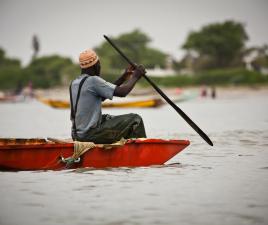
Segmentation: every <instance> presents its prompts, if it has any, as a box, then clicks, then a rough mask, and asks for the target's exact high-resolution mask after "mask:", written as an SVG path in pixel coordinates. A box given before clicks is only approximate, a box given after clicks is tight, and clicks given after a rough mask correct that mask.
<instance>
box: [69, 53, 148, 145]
mask: <svg viewBox="0 0 268 225" xmlns="http://www.w3.org/2000/svg"><path fill="white" fill-rule="evenodd" d="M79 64H80V67H81V74H80V75H79V76H78V77H77V78H76V79H75V80H73V81H72V83H71V85H70V102H71V121H72V138H73V140H77V141H88V142H94V143H113V142H115V141H118V140H120V139H121V138H125V139H127V138H142V137H143V138H144V137H146V133H145V128H144V124H143V120H142V118H141V117H140V116H139V115H137V114H133V113H130V114H124V115H118V116H111V115H108V114H102V110H101V103H102V101H104V100H105V99H111V100H112V98H113V96H118V97H125V96H127V95H128V94H129V92H130V91H131V90H132V89H133V87H134V86H135V84H136V83H137V81H138V80H139V79H140V78H141V77H142V75H143V74H145V73H146V71H145V69H144V67H143V66H142V65H139V66H137V67H136V68H135V69H134V68H132V67H128V68H127V69H126V70H125V72H124V73H123V74H122V75H121V77H119V79H118V80H116V81H115V82H114V83H113V84H112V83H110V82H107V81H105V80H104V79H102V78H101V77H100V71H101V65H100V61H99V58H98V56H97V54H96V53H95V52H94V51H93V50H91V49H88V50H86V51H84V52H82V53H81V54H80V56H79Z"/></svg>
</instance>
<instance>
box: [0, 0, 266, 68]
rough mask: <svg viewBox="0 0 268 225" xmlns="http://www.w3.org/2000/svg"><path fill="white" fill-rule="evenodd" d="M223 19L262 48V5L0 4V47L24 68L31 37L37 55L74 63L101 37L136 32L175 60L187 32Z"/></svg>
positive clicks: (155, 0)
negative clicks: (243, 29) (34, 38)
mask: <svg viewBox="0 0 268 225" xmlns="http://www.w3.org/2000/svg"><path fill="white" fill-rule="evenodd" d="M227 19H233V20H236V21H239V22H242V23H244V24H245V27H246V31H247V32H248V34H249V37H250V41H249V42H248V44H247V45H248V46H252V45H263V44H265V43H266V44H268V28H267V27H268V25H267V22H268V0H163V1H161V0H131V1H130V0H94V1H93V0H43V1H41V0H0V33H1V34H0V47H2V48H4V50H5V51H6V52H7V55H8V56H10V57H16V58H19V59H21V60H22V61H23V63H24V64H26V63H28V62H29V60H30V58H31V55H32V47H31V40H32V36H33V34H37V36H38V37H39V39H40V43H41V51H40V54H41V55H48V54H55V53H56V54H61V55H64V56H68V57H71V58H72V59H73V60H74V61H77V57H78V55H79V53H80V51H82V50H84V49H86V48H92V47H95V46H97V45H99V44H100V43H101V42H102V41H104V39H103V37H102V35H103V34H107V35H112V36H117V35H119V34H121V33H124V32H130V31H132V30H133V29H135V28H139V29H141V30H142V31H143V32H145V33H146V34H147V35H149V37H150V38H151V39H152V43H151V46H153V47H156V48H158V49H160V50H162V51H165V52H167V53H169V54H171V55H173V56H174V57H176V58H178V59H179V58H180V57H181V56H182V55H183V53H184V52H183V50H181V49H180V47H181V45H182V44H183V42H184V41H185V38H186V37H187V34H188V33H189V31H191V30H199V29H200V28H201V27H202V26H203V25H206V24H208V23H214V22H223V21H225V20H227Z"/></svg>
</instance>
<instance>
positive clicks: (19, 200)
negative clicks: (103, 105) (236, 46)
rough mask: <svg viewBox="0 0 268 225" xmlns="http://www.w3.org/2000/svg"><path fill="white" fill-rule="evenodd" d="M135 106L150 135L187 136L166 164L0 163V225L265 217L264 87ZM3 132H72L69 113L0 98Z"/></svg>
mask: <svg viewBox="0 0 268 225" xmlns="http://www.w3.org/2000/svg"><path fill="white" fill-rule="evenodd" d="M218 94H219V97H218V98H217V99H216V100H212V99H209V98H207V99H201V98H198V99H195V100H191V101H188V102H182V103H180V104H179V106H180V107H181V108H182V109H183V110H184V111H185V112H186V113H187V115H188V116H189V117H190V118H192V119H193V120H194V121H195V122H196V123H197V124H198V126H199V127H200V128H201V129H202V130H204V131H205V132H206V133H207V134H208V135H209V137H210V138H211V139H212V141H213V142H214V147H210V146H209V145H207V144H206V143H205V142H204V141H203V140H202V139H201V138H200V137H199V136H198V135H197V134H196V133H195V131H193V130H192V129H191V128H190V127H189V126H188V125H187V124H186V123H185V122H184V121H183V119H181V118H180V116H179V115H178V114H177V113H176V112H175V111H174V110H173V109H172V108H171V107H170V106H168V105H166V106H163V107H161V108H157V109H106V110H104V113H110V114H114V115H117V114H123V113H129V112H134V113H139V114H140V115H142V117H143V118H144V122H145V126H146V128H147V135H148V136H149V137H155V138H167V139H171V138H172V139H174V138H175V139H189V140H190V141H191V145H190V146H189V147H188V148H186V149H185V150H184V151H183V152H181V153H180V154H178V155H177V156H175V157H174V158H172V159H171V160H170V161H168V162H167V163H166V165H163V166H153V167H142V168H110V169H84V170H66V171H58V172H54V171H41V172H29V171H28V172H26V171H23V172H0V224H1V225H17V224H19V225H37V224H38V225H46V224H48V225H54V224H55V225H56V224H66V225H69V224H70V225H74V224H81V225H83V224H85V225H90V224H93V225H98V224H100V225H128V224H129V225H139V224H146V225H152V224H161V225H162V224H163V225H164V224H167V225H169V224H170V225H177V224H180V225H184V224H187V225H188V224H189V225H195V224H198V225H203V224H204V225H207V224H214V225H227V224H228V225H230V224H234V225H240V224H243V225H247V224H263V225H266V224H268V101H267V99H268V91H267V90H265V91H250V90H247V91H237V92H231V91H230V92H228V91H224V92H222V93H221V91H219V93H218ZM0 115H1V116H0V127H1V129H0V137H58V138H66V137H70V132H69V129H70V122H69V112H68V111H66V110H56V109H51V108H49V107H48V106H45V105H42V104H41V103H38V102H36V101H31V102H26V103H17V104H7V103H6V104H0Z"/></svg>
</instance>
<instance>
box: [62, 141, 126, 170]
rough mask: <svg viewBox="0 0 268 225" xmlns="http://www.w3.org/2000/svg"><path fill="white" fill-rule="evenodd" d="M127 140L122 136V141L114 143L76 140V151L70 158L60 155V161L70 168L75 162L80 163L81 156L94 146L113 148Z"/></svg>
mask: <svg viewBox="0 0 268 225" xmlns="http://www.w3.org/2000/svg"><path fill="white" fill-rule="evenodd" d="M126 142H127V140H126V139H124V138H122V139H121V140H120V141H117V142H115V143H112V144H95V143H94V142H80V141H74V153H73V155H72V156H70V157H68V158H64V157H62V156H61V157H60V161H61V162H63V163H66V167H67V168H70V167H71V166H72V165H73V164H74V163H79V162H80V160H81V158H80V157H81V156H82V155H83V154H85V153H86V152H87V151H89V150H90V149H92V148H95V147H100V148H104V149H111V148H113V147H118V146H122V145H124V144H125V143H126Z"/></svg>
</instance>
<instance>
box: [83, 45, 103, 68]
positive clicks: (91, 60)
mask: <svg viewBox="0 0 268 225" xmlns="http://www.w3.org/2000/svg"><path fill="white" fill-rule="evenodd" d="M98 60H99V57H98V56H97V54H96V52H94V51H93V50H91V49H87V50H85V51H83V52H81V53H80V55H79V64H80V67H81V68H83V69H85V68H88V67H91V66H93V65H95V64H96V62H98Z"/></svg>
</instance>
